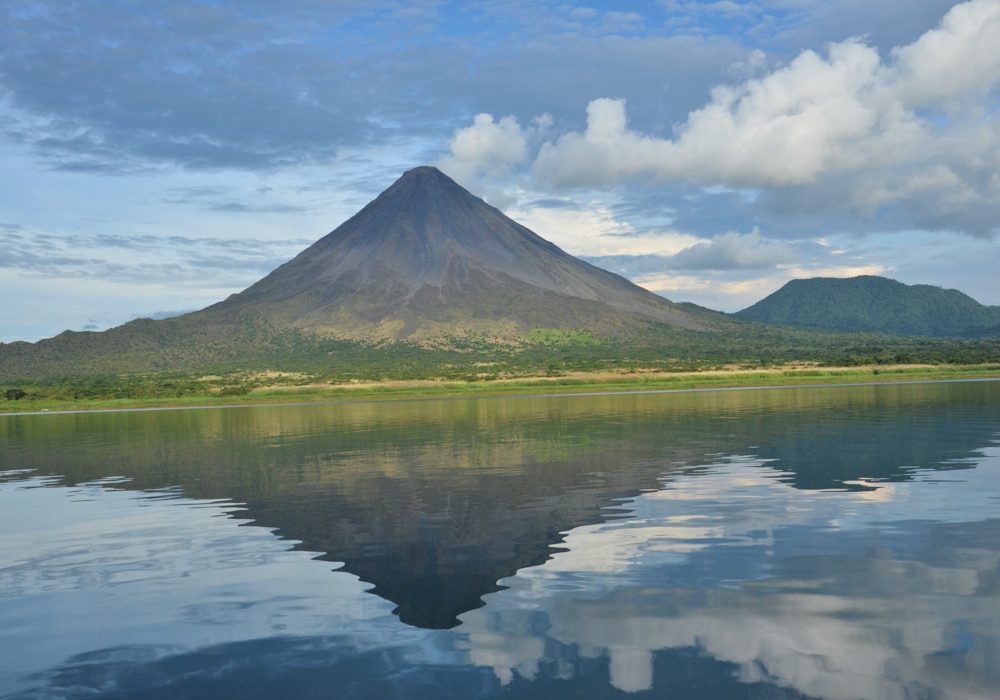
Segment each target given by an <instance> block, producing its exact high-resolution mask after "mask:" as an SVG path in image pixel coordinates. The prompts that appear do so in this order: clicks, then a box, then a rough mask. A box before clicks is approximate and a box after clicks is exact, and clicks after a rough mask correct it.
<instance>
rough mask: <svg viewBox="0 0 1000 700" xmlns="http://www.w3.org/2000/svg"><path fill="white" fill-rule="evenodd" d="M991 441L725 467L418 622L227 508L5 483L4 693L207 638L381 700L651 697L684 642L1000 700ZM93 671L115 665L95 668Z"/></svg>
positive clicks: (816, 686)
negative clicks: (817, 474) (940, 467)
mask: <svg viewBox="0 0 1000 700" xmlns="http://www.w3.org/2000/svg"><path fill="white" fill-rule="evenodd" d="M980 454H981V456H980V457H978V458H976V459H975V460H973V461H971V462H970V466H971V467H972V468H970V469H965V470H961V471H949V472H940V471H937V472H935V471H930V470H928V471H922V472H918V473H916V475H915V478H914V480H913V481H910V482H896V483H871V484H868V486H869V487H870V488H868V489H866V490H860V491H802V490H797V489H795V488H793V487H792V486H790V485H789V484H788V483H787V479H785V478H784V477H785V475H784V474H782V473H781V472H779V471H777V470H775V469H773V468H761V465H762V462H761V461H760V460H755V459H754V458H751V457H730V458H723V457H720V458H718V459H717V460H716V462H715V463H713V464H710V465H706V466H704V467H701V468H698V469H694V470H690V471H688V472H686V473H685V474H684V475H682V476H677V475H673V476H671V477H669V479H666V480H665V481H664V483H663V489H662V490H660V491H656V492H648V493H645V494H643V495H641V496H639V497H638V498H636V499H634V500H633V501H629V502H627V503H624V504H623V505H622V508H623V511H622V513H624V514H627V515H628V516H629V517H627V518H616V519H609V520H607V521H606V522H603V523H600V524H595V525H589V526H584V527H578V528H575V529H573V530H572V531H570V532H568V533H567V534H566V537H565V542H564V544H562V545H560V546H559V547H558V548H557V549H556V550H554V556H553V557H552V558H551V559H550V560H549V561H548V562H546V563H545V564H543V565H540V566H535V567H531V568H527V569H523V570H521V571H520V572H519V573H518V574H517V575H516V576H513V577H510V578H508V579H505V580H504V581H503V583H504V584H505V585H506V586H508V588H507V589H506V590H503V591H500V592H497V593H493V594H490V595H488V596H486V598H485V600H486V606H485V607H483V608H480V609H477V610H472V611H469V612H467V613H465V614H463V615H462V616H461V619H462V625H461V626H460V627H458V628H457V629H455V630H453V631H449V632H444V631H427V630H419V629H416V628H413V627H409V626H407V625H404V624H403V623H401V622H400V621H399V619H398V618H396V617H395V616H393V615H392V614H391V611H392V608H393V605H392V604H391V603H388V602H385V601H383V600H381V599H380V598H378V597H376V596H373V595H370V594H368V593H366V592H365V591H366V589H367V588H369V586H368V585H367V584H364V583H362V582H360V581H359V580H358V579H357V578H356V577H355V576H353V575H351V574H347V573H344V572H337V571H331V568H334V567H331V565H330V564H329V563H326V562H321V561H316V560H314V559H312V558H311V557H312V556H313V555H312V554H309V553H306V552H298V551H291V549H290V547H291V546H292V543H290V542H288V541H283V540H280V539H278V538H277V537H275V535H274V534H273V533H272V532H271V531H270V530H268V529H265V528H260V527H246V526H241V525H242V524H243V523H245V521H241V520H239V508H238V507H236V506H234V505H233V504H231V503H228V502H211V501H197V500H193V499H185V498H182V497H180V495H179V494H178V493H177V492H175V491H169V490H168V491H161V492H134V491H124V490H118V489H117V488H116V486H115V484H114V483H113V482H102V483H94V484H89V485H85V486H81V487H74V488H67V487H64V486H54V485H53V484H54V483H55V482H49V481H46V480H44V479H38V478H33V477H31V476H30V475H27V474H26V475H22V476H15V475H13V474H8V479H10V480H8V481H6V482H0V648H2V649H3V650H4V653H3V654H0V689H2V691H3V692H2V693H0V694H3V695H10V696H22V695H23V696H25V697H27V696H32V697H35V696H36V695H34V692H35V691H37V692H38V694H37V697H43V696H44V697H74V696H80V697H82V696H90V695H94V694H95V693H96V695H98V696H100V695H101V694H102V693H107V694H109V695H114V696H116V697H117V696H121V697H143V696H144V692H145V691H142V688H144V687H146V686H143V685H142V684H144V683H145V684H153V683H154V681H155V678H154V680H150V678H153V677H154V676H155V674H154V673H153V672H152V671H150V672H149V673H147V676H144V677H143V678H141V679H139V680H136V679H134V678H133V679H132V681H130V682H132V683H133V684H134V685H133V687H134V688H138V689H139V690H136V691H135V692H134V693H133V694H132V695H129V694H128V693H124V691H122V692H121V693H119V694H118V695H115V693H118V691H121V690H122V686H121V684H122V683H123V682H124V681H122V677H120V674H119V676H115V675H114V674H111V675H108V673H110V672H108V671H107V668H110V667H112V666H115V665H116V664H117V665H118V666H128V667H130V668H137V667H142V668H148V669H160V670H159V671H158V672H159V673H161V674H162V673H166V671H164V670H163V669H164V668H166V667H164V666H162V664H163V663H166V662H167V661H169V660H170V659H174V658H187V657H185V655H188V656H190V655H191V654H193V653H195V652H197V651H198V650H226V649H229V650H238V651H228V652H223V651H220V652H218V655H219V658H220V659H222V660H221V661H211V662H210V661H205V658H207V657H205V653H204V652H200V653H202V656H203V657H205V658H202V657H198V658H199V659H200V660H199V661H198V662H197V663H200V664H202V666H199V667H198V668H200V669H202V671H200V672H202V673H203V675H205V674H207V675H210V673H209V671H211V673H216V675H219V674H222V675H224V674H225V673H226V672H227V671H225V669H226V668H229V667H231V666H232V665H233V663H234V662H233V659H237V658H238V657H239V655H240V654H243V653H250V652H246V651H245V650H246V649H248V647H244V646H240V645H241V644H249V643H251V642H254V641H255V640H257V641H259V640H278V641H281V644H283V645H284V646H282V647H281V648H280V649H279V650H278V651H273V652H268V654H269V655H267V654H265V655H264V656H258V657H254V658H266V659H270V661H269V663H273V664H277V665H281V666H283V667H288V668H295V669H299V670H301V669H302V668H306V667H310V668H312V667H319V666H323V665H324V664H325V665H327V666H329V665H331V664H333V662H334V661H336V662H337V663H338V664H343V662H344V660H345V659H346V660H347V662H346V663H347V665H346V666H343V665H341V666H337V669H339V670H337V671H336V673H334V674H333V675H332V676H329V677H327V679H326V681H323V679H322V678H321V679H320V680H318V681H316V683H319V684H322V683H323V682H327V683H329V682H334V683H342V682H344V683H346V681H347V680H348V679H349V678H350V677H352V676H351V674H354V676H356V677H358V678H360V677H362V676H365V675H366V674H367V675H368V676H371V677H375V676H376V675H378V676H380V677H381V678H382V680H384V679H385V678H386V677H390V676H391V677H392V678H394V679H395V680H393V683H394V684H395V685H389V686H379V687H381V688H382V691H381V693H380V692H375V691H370V690H369V691H366V692H367V693H368V695H367V697H369V698H374V697H436V696H440V697H445V696H448V697H453V696H454V697H471V696H480V697H484V696H493V695H499V694H504V693H506V694H512V695H514V696H528V695H530V694H531V692H530V689H531V688H532V687H533V685H535V684H541V683H543V682H547V681H552V680H553V679H559V680H558V683H561V684H562V685H561V686H555V687H564V688H566V689H569V688H571V687H573V688H576V689H577V692H579V690H580V687H578V686H575V685H574V684H575V683H583V681H584V680H586V679H584V678H583V677H584V676H588V674H589V676H588V678H589V680H587V682H588V683H591V684H592V685H591V686H587V687H589V688H591V689H594V690H595V691H596V689H597V686H598V685H600V687H602V688H603V689H604V691H602V692H603V694H602V695H601V697H604V696H605V695H607V693H613V692H620V691H625V692H638V691H643V690H647V689H650V688H659V687H661V686H662V685H663V684H664V683H668V682H675V683H677V682H682V681H678V680H677V679H676V678H675V679H670V678H667V677H665V672H664V671H662V669H663V668H664V665H663V663H662V659H663V655H664V654H668V653H674V654H682V653H685V654H689V655H694V656H696V657H700V658H707V657H711V658H714V659H716V660H717V661H719V662H725V664H727V665H724V666H721V667H720V668H719V669H717V670H716V671H714V673H717V674H718V673H721V674H729V675H730V676H732V675H735V677H736V679H737V680H738V681H739V682H740V683H743V684H754V683H756V684H763V685H764V686H771V687H775V686H777V687H778V688H784V689H787V691H788V693H791V695H790V694H788V693H786V694H785V695H782V696H781V697H793V696H795V694H796V693H801V694H803V695H807V696H813V697H822V698H830V699H833V698H843V699H845V700H847V699H849V698H859V697H863V698H880V699H881V698H884V699H886V700H894V699H896V698H899V699H903V698H922V697H935V698H989V697H997V695H996V691H995V688H997V687H1000V598H998V596H997V591H998V589H1000V576H998V563H1000V538H998V535H1000V527H998V525H997V523H998V522H1000V521H998V520H997V519H996V518H998V517H1000V448H996V447H989V448H986V449H983V450H981V453H980ZM43 486H46V487H45V488H42V487H43ZM282 640H283V641H282ZM213 653H215V652H213ZM253 653H255V654H256V653H263V652H253ZM226 654H229V656H226ZM372 659H377V660H378V662H377V663H376V662H375V661H372ZM604 659H606V661H604ZM191 663H195V662H194V661H191ZM212 663H215V666H212ZM261 663H263V662H261ZM157 664H161V665H160V666H157ZM310 664H311V665H312V666H310ZM595 664H597V665H601V664H604V666H603V668H605V669H606V671H604V672H602V673H603V675H602V674H597V675H596V676H595V675H594V674H593V673H592V669H593V668H594V666H595ZM95 667H101V668H103V669H104V671H105V676H100V675H99V674H98V676H96V677H97V678H98V680H96V681H95V680H94V678H95V676H94V674H93V673H90V672H89V671H88V673H90V675H86V674H84V676H85V677H84V676H80V675H79V674H83V670H81V669H88V668H89V669H91V670H92V668H95ZM205 668H208V669H209V671H205V670H204V669H205ZM53 669H58V673H56V672H54V671H53ZM212 669H214V670H212ZM219 669H223V670H221V671H220V670H219ZM421 669H423V670H426V669H436V671H435V673H438V674H439V675H437V676H420V675H419V671H420V670H421ZM442 669H452V671H448V672H447V673H445V671H442ZM286 670H287V668H286ZM299 670H297V671H295V673H299ZM74 673H77V674H78V675H77V676H74V675H73V674H74ZM122 673H124V672H122ZM229 673H230V674H231V675H232V673H233V672H231V671H229ZM441 673H445V675H443V676H442V675H440V674H441ZM448 673H450V674H451V675H448ZM456 674H465V675H464V676H460V675H456ZM470 674H471V675H470ZM207 675H206V676H205V677H207ZM80 678H84V680H85V681H86V682H83V681H81V680H80ZM102 678H103V680H101V679H102ZM331 679H332V680H331ZM682 680H683V679H682ZM98 681H100V683H99V682H98ZM199 682H200V681H199ZM206 682H207V681H206ZM359 682H360V681H359ZM101 683H103V685H101ZM227 683H231V681H227ZM74 684H76V685H74ZM116 684H117V685H116ZM421 684H422V685H421ZM435 684H437V685H435ZM448 684H452V685H450V686H449V685H448ZM56 686H58V692H56V691H55V690H53V688H55V687H56ZM84 687H86V688H89V689H90V690H88V691H87V692H84V691H83V690H82V689H83V688H84ZM162 687H163V686H162V683H161V686H160V688H161V690H162ZM337 687H338V688H343V687H347V686H337ZM351 687H354V686H351ZM357 687H358V688H368V687H371V686H365V685H364V684H363V683H362V684H361V685H358V686H357ZM549 687H550V688H551V686H549ZM419 688H422V690H420V692H418V689H419ZM449 689H450V691H451V692H450V693H449V692H446V690H449ZM615 689H617V690H615ZM312 690H315V688H312ZM327 690H328V695H329V696H331V697H338V692H334V689H333V688H332V687H328V688H327ZM112 691H114V692H112ZM183 696H184V693H183V692H181V691H177V692H176V693H175V694H172V695H171V694H170V693H167V694H166V695H163V694H161V695H159V696H157V697H183ZM233 696H234V697H235V696H236V695H233ZM264 696H267V695H266V694H265V695H264ZM271 696H272V697H279V696H287V697H296V696H295V695H294V694H285V695H279V694H277V693H272V694H271ZM339 696H342V697H355V696H358V697H362V696H364V695H362V690H358V691H357V693H355V694H350V693H346V692H344V693H341V694H340V695H339ZM532 696H533V697H534V696H537V695H532ZM150 697H152V695H150ZM691 697H699V695H697V694H695V695H692V696H691ZM700 697H725V695H724V694H722V692H721V691H720V692H715V693H714V694H713V691H708V690H706V691H705V693H704V694H703V695H701V696H700ZM769 697H770V696H769Z"/></svg>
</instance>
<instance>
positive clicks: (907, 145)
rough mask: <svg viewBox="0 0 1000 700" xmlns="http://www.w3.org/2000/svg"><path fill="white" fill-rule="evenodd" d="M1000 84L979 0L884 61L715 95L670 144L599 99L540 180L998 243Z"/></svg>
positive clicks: (840, 48)
mask: <svg viewBox="0 0 1000 700" xmlns="http://www.w3.org/2000/svg"><path fill="white" fill-rule="evenodd" d="M758 63H759V62H758ZM748 65H749V66H750V68H751V69H752V68H753V67H754V65H755V64H754V62H753V61H751V62H750V64H748ZM998 87H1000V0H971V1H970V2H966V3H962V4H959V5H956V6H955V7H953V8H952V9H951V10H949V11H948V13H947V14H946V15H945V16H944V18H943V19H942V20H941V22H940V24H939V25H938V26H937V27H935V28H934V29H932V30H930V31H928V32H926V33H925V34H923V35H922V36H921V37H919V38H918V39H917V40H916V41H914V42H912V43H910V44H907V45H904V46H899V47H896V48H893V49H892V50H891V51H890V52H889V56H888V58H887V59H886V60H883V59H882V58H881V57H880V55H879V51H878V49H877V48H876V47H873V46H869V45H867V44H866V43H864V41H863V40H861V39H849V40H846V41H842V42H839V43H833V44H830V45H829V46H828V47H827V49H826V51H825V53H824V54H821V53H819V52H816V51H813V50H806V51H803V52H802V53H800V54H799V55H798V57H796V58H795V59H794V60H792V61H791V62H790V63H789V64H788V65H786V66H784V67H780V68H777V69H775V70H772V71H771V72H769V73H767V74H765V75H763V76H760V77H753V78H750V79H747V80H744V81H743V82H741V83H739V84H736V85H719V86H717V87H715V88H714V89H713V90H712V91H711V97H710V100H709V101H708V103H707V104H705V105H704V106H702V107H701V108H699V109H696V110H694V111H692V112H691V113H690V114H689V115H688V117H687V120H686V121H685V122H683V123H682V124H679V125H677V126H676V127H675V128H674V135H673V137H672V138H662V137H659V136H656V135H650V134H646V133H642V132H640V131H637V130H634V129H633V128H631V127H630V125H629V120H628V116H627V113H626V104H625V100H622V99H609V98H600V99H595V100H592V101H591V102H590V104H589V105H588V107H587V126H586V129H585V130H584V131H582V132H581V131H570V132H568V133H564V134H563V135H562V136H560V137H559V138H558V139H555V140H553V141H547V142H546V143H544V144H542V145H541V148H540V150H539V152H538V154H537V157H536V158H535V160H534V163H533V165H532V166H531V173H532V175H533V177H534V179H535V180H536V181H537V182H538V183H540V184H542V185H543V186H548V187H550V188H556V189H570V188H583V187H598V188H607V187H609V186H616V185H620V184H622V183H624V182H628V181H630V180H646V181H653V182H675V181H680V182H686V183H690V184H693V185H699V186H704V185H720V184H721V185H726V186H729V187H736V188H762V189H763V190H764V191H765V193H766V196H765V197H764V199H763V202H762V206H770V207H772V208H773V209H775V210H785V211H789V212H794V210H799V211H813V212H815V211H843V212H847V213H849V214H850V215H851V216H854V217H857V218H866V217H871V216H872V215H874V214H875V213H876V212H878V211H880V210H884V209H886V208H892V207H896V208H900V209H902V210H905V212H906V215H907V217H908V220H909V222H910V223H911V224H912V225H915V226H917V227H921V228H928V229H951V230H960V231H965V232H968V233H972V234H974V235H977V236H989V235H991V234H992V233H993V232H995V231H996V230H997V226H998V223H997V222H998V221H1000V119H998V118H997V117H996V115H995V109H996V106H997V103H998V92H997V88H998ZM504 119H505V120H506V121H502V127H501V126H498V125H495V124H493V123H492V117H490V116H489V115H487V114H480V115H479V116H477V117H476V122H475V123H474V124H473V126H471V127H469V128H468V129H463V130H460V131H458V132H456V134H455V138H454V139H453V140H452V156H450V158H452V159H453V160H454V161H455V162H456V163H458V162H465V161H464V160H463V159H464V158H465V156H464V155H463V153H464V150H462V149H463V148H464V147H465V144H466V142H476V143H479V142H486V141H489V140H491V139H492V140H497V132H502V133H504V134H510V135H512V136H513V135H518V134H519V127H518V125H517V123H516V121H515V120H514V119H513V118H512V117H505V118H504ZM525 146H526V142H525V141H524V140H523V139H522V140H520V141H518V142H517V148H518V149H520V150H517V151H516V156H517V158H516V160H515V159H514V158H513V155H514V153H515V150H514V149H510V148H505V149H497V150H496V152H495V155H493V154H492V153H493V152H492V151H489V150H488V149H482V148H480V149H479V150H477V152H476V156H477V159H476V160H474V161H471V160H470V161H468V162H470V163H473V162H474V164H475V165H474V166H469V167H472V168H474V169H475V171H476V172H486V171H488V170H490V169H491V168H495V167H509V166H510V165H512V164H513V163H516V162H520V160H522V159H523V157H524V156H523V149H524V148H525ZM465 150H468V149H465ZM789 192H790V193H791V194H790V195H787V196H783V195H786V193H789Z"/></svg>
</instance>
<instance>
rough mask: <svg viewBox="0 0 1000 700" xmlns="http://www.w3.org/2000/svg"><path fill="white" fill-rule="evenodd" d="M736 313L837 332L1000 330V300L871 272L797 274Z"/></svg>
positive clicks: (970, 333)
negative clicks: (997, 302)
mask: <svg viewBox="0 0 1000 700" xmlns="http://www.w3.org/2000/svg"><path fill="white" fill-rule="evenodd" d="M736 316H738V317H739V318H742V319H745V320H748V321H757V322H759V323H767V324H769V325H773V326H784V327H786V328H796V329H800V330H813V331H830V332H837V333H878V334H884V335H919V336H931V337H939V338H946V337H964V338H974V337H984V336H1000V306H984V305H983V304H980V303H979V302H978V301H976V300H975V299H973V298H972V297H970V296H968V295H967V294H963V293H962V292H960V291H958V290H956V289H942V288H941V287H933V286H931V285H927V284H915V285H913V286H910V285H906V284H903V283H902V282H897V281H896V280H891V279H887V278H885V277H873V276H871V275H865V276H862V277H851V278H848V279H833V278H827V277H816V278H813V279H805V280H792V281H791V282H789V283H788V284H786V285H785V286H784V287H782V288H781V289H779V290H778V291H776V292H775V293H774V294H771V295H770V296H768V297H766V298H764V299H762V300H760V301H759V302H757V303H756V304H754V305H753V306H751V307H749V308H747V309H743V310H742V311H739V312H737V313H736Z"/></svg>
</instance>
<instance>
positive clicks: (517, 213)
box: [508, 201, 699, 256]
mask: <svg viewBox="0 0 1000 700" xmlns="http://www.w3.org/2000/svg"><path fill="white" fill-rule="evenodd" d="M508 215H509V216H511V217H512V218H513V219H514V220H515V221H517V222H518V223H520V224H523V225H524V226H527V227H528V228H530V229H531V230H532V231H534V232H535V233H537V234H538V235H539V236H541V237H542V238H545V239H546V240H549V241H552V242H553V243H555V244H556V245H558V246H559V247H560V248H562V249H563V250H565V251H566V252H568V253H570V254H572V255H584V256H606V255H673V254H675V253H679V252H680V251H682V250H684V249H685V248H689V247H690V246H692V245H694V244H696V243H697V242H698V241H699V239H698V238H697V237H696V236H693V235H691V234H688V233H682V232H680V231H671V230H668V231H655V232H651V233H642V234H640V233H639V232H637V231H636V230H635V229H634V228H633V227H632V226H631V225H629V223H628V222H627V221H618V220H617V219H615V217H614V215H613V214H612V213H611V210H610V209H609V208H608V207H607V205H605V204H603V203H601V202H597V201H593V202H590V203H589V204H588V205H586V206H572V205H567V206H563V207H552V206H546V207H543V206H525V207H521V208H515V209H512V210H511V211H509V212H508Z"/></svg>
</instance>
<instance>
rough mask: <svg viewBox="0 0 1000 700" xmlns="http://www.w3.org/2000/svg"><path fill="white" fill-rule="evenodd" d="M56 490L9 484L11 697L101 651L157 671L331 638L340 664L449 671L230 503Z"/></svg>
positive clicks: (3, 673) (0, 579) (427, 648)
mask: <svg viewBox="0 0 1000 700" xmlns="http://www.w3.org/2000/svg"><path fill="white" fill-rule="evenodd" d="M45 483H46V482H45V480H41V479H28V480H27V481H18V482H8V483H0V648H2V649H3V653H2V654H0V690H3V691H11V690H15V689H16V688H17V687H19V686H22V685H24V684H23V683H16V681H15V678H17V677H22V678H23V677H25V676H30V675H31V674H33V673H38V672H41V671H43V670H45V669H47V668H51V667H54V666H56V665H57V664H62V663H63V662H64V661H65V660H66V659H71V658H73V657H78V655H82V654H85V653H86V652H91V651H93V650H117V651H116V653H117V657H119V658H124V660H125V661H126V662H127V661H129V660H133V661H142V662H144V663H148V662H150V661H151V660H153V659H155V658H158V657H167V656H170V655H175V654H181V653H185V652H188V651H190V650H192V649H195V648H199V647H210V646H212V645H220V644H231V643H234V642H239V641H244V640H253V639H259V638H265V637H270V636H287V637H318V636H323V637H327V639H325V640H324V644H325V646H327V647H337V648H338V652H340V653H343V652H344V651H345V650H346V651H348V652H349V653H355V654H361V653H365V652H367V651H370V650H377V649H381V648H385V647H387V646H390V645H394V646H404V645H405V646H407V647H409V648H411V650H412V651H414V653H417V655H418V656H417V659H416V660H418V661H424V662H431V663H437V662H441V661H448V659H447V658H446V657H447V654H446V653H444V652H438V651H436V649H437V647H435V646H434V645H430V644H426V643H425V642H426V639H427V637H428V636H429V634H428V633H427V632H426V631H424V630H420V629H417V628H413V627H407V626H406V625H403V624H401V623H400V622H399V620H398V618H396V617H394V616H393V615H392V614H391V611H392V608H393V607H394V606H393V605H392V604H391V603H388V602H386V601H383V600H382V599H380V598H378V597H376V596H373V595H368V594H366V593H365V590H366V589H368V588H370V586H369V585H367V584H365V583H362V582H361V581H359V580H358V578H357V577H356V576H353V575H351V574H347V573H342V572H331V568H336V567H335V566H331V565H330V564H329V563H328V562H319V561H314V560H312V557H313V556H314V555H312V554H309V553H307V552H297V551H291V547H292V545H293V544H294V543H292V542H288V541H285V540H279V539H278V538H276V537H275V536H274V535H273V534H272V533H271V531H270V530H268V529H265V528H259V527H240V525H241V523H244V522H246V521H241V520H238V519H236V518H238V517H239V514H238V511H239V508H237V507H235V506H233V505H232V504H228V503H213V502H199V501H194V500H191V499H183V498H180V497H178V495H177V494H176V493H175V492H171V491H163V492H160V493H148V492H146V493H144V492H134V491H122V490H116V489H113V484H112V485H111V486H112V488H108V484H106V483H104V484H92V485H85V486H81V487H76V488H65V487H55V488H40V487H42V486H44V485H45ZM233 513H235V515H234V516H230V514H233ZM108 656H109V657H115V656H116V655H115V654H109V655H108ZM439 657H440V658H439ZM77 661H78V662H79V663H81V664H85V663H88V661H89V659H88V657H86V656H83V657H79V658H77ZM29 685H30V683H29Z"/></svg>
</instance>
